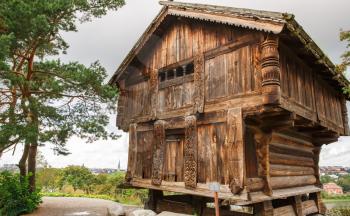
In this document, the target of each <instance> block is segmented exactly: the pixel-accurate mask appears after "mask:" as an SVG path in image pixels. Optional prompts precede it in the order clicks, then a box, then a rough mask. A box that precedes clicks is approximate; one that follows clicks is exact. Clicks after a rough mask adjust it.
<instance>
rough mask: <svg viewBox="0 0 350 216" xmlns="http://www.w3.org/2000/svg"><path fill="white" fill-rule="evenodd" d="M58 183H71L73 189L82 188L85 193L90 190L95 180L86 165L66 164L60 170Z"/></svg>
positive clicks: (88, 192)
mask: <svg viewBox="0 0 350 216" xmlns="http://www.w3.org/2000/svg"><path fill="white" fill-rule="evenodd" d="M61 175H62V177H61V179H60V185H61V186H63V185H64V184H69V185H72V186H73V188H74V190H75V191H76V190H78V189H80V190H83V191H85V192H86V193H87V194H90V193H91V191H92V186H93V184H94V182H95V176H94V175H93V174H92V173H91V172H90V170H89V169H88V168H86V167H82V166H68V167H66V168H64V169H63V170H62V174H61Z"/></svg>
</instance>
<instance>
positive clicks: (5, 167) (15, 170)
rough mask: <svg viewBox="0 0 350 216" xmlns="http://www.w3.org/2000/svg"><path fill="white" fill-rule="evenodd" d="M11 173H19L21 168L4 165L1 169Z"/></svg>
mask: <svg viewBox="0 0 350 216" xmlns="http://www.w3.org/2000/svg"><path fill="white" fill-rule="evenodd" d="M4 170H7V171H10V172H17V171H19V168H18V166H17V164H4V165H3V166H2V167H1V168H0V171H4Z"/></svg>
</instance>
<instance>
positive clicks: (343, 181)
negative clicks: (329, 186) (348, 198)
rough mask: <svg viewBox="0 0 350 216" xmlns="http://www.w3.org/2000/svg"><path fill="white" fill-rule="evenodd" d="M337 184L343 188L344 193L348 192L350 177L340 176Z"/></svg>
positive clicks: (349, 190) (349, 189)
mask: <svg viewBox="0 0 350 216" xmlns="http://www.w3.org/2000/svg"><path fill="white" fill-rule="evenodd" d="M337 184H338V185H339V186H341V187H342V188H343V191H344V192H350V175H349V174H348V175H343V176H340V177H339V179H338V181H337Z"/></svg>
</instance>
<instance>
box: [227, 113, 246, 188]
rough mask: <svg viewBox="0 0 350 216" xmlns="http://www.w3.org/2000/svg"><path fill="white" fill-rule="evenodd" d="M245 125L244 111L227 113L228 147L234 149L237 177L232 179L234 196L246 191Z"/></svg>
mask: <svg viewBox="0 0 350 216" xmlns="http://www.w3.org/2000/svg"><path fill="white" fill-rule="evenodd" d="M243 127H244V124H243V120H242V109H241V108H233V109H229V110H228V111H227V143H226V145H227V146H232V147H233V154H232V155H230V157H231V158H230V160H232V162H233V163H232V164H231V163H230V165H232V166H233V167H229V169H232V171H233V172H232V173H234V174H235V176H234V177H233V178H232V179H230V189H231V191H232V193H233V194H239V193H241V192H242V191H243V189H244V178H245V167H244V164H245V163H244V146H243V145H244V141H243V137H244V136H243V134H244V129H243Z"/></svg>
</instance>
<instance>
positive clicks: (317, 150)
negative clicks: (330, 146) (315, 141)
mask: <svg viewBox="0 0 350 216" xmlns="http://www.w3.org/2000/svg"><path fill="white" fill-rule="evenodd" d="M313 152H314V163H315V166H314V172H315V177H316V186H318V187H322V183H321V181H320V168H319V165H318V164H319V161H320V152H321V147H320V146H315V147H314V150H313Z"/></svg>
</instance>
